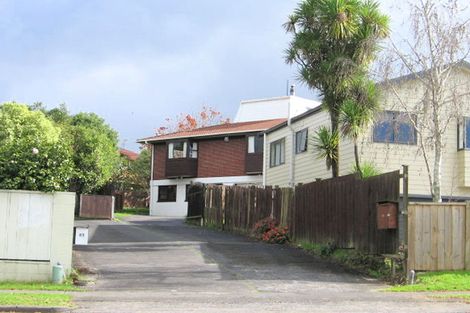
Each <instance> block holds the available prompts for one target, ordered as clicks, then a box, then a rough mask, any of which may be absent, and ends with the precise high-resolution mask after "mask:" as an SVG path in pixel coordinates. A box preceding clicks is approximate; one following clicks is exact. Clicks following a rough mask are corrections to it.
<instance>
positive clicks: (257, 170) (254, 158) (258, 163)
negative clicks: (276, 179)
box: [245, 153, 263, 174]
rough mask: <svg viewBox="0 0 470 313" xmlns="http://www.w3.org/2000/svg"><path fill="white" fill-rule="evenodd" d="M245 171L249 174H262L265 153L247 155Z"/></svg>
mask: <svg viewBox="0 0 470 313" xmlns="http://www.w3.org/2000/svg"><path fill="white" fill-rule="evenodd" d="M245 171H246V173H247V174H262V173H263V153H247V154H246V158H245Z"/></svg>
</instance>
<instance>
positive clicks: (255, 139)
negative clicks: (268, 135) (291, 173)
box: [138, 95, 319, 217]
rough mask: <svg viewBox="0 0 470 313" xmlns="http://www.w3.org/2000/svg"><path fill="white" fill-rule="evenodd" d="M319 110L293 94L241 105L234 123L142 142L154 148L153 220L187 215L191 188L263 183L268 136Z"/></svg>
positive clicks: (151, 208)
mask: <svg viewBox="0 0 470 313" xmlns="http://www.w3.org/2000/svg"><path fill="white" fill-rule="evenodd" d="M273 103H274V104H273ZM318 105H319V103H318V102H316V101H312V100H307V99H303V98H300V97H296V96H294V95H291V96H287V97H278V98H271V99H264V100H250V101H243V102H242V103H241V104H240V109H239V110H238V113H237V117H236V119H235V120H236V122H233V123H226V124H220V125H215V126H209V127H203V128H198V129H194V130H189V131H181V132H176V133H170V134H165V135H159V136H153V137H149V138H144V139H141V140H139V141H138V142H140V143H144V144H148V145H150V146H151V148H152V166H151V181H150V215H157V216H180V217H182V216H186V214H187V207H188V206H187V202H186V196H187V190H188V186H189V185H190V184H192V183H205V184H225V185H235V184H236V185H247V184H254V185H259V184H262V182H263V159H264V158H263V150H264V131H265V130H267V129H269V128H271V127H273V126H275V125H278V124H280V123H282V122H284V121H285V120H286V118H287V117H288V115H289V112H290V113H291V114H294V113H302V112H304V111H305V110H308V109H309V108H311V107H315V106H318ZM294 108H295V110H294Z"/></svg>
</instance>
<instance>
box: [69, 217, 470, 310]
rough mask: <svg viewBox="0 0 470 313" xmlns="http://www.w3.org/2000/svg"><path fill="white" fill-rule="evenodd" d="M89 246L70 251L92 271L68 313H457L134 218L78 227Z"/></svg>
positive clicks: (225, 240)
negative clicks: (90, 285) (89, 284)
mask: <svg viewBox="0 0 470 313" xmlns="http://www.w3.org/2000/svg"><path fill="white" fill-rule="evenodd" d="M86 224H89V225H90V238H91V239H90V245H88V246H81V247H77V249H76V254H77V256H78V257H79V259H80V261H81V262H82V263H85V264H86V265H87V266H89V267H92V268H96V270H97V272H98V277H97V282H96V286H95V287H94V290H93V291H91V292H84V293H79V294H77V295H76V296H75V303H76V304H77V306H79V308H78V309H77V310H76V312H466V311H469V310H470V306H467V305H465V304H463V303H456V302H453V303H444V302H437V301H434V300H430V299H429V298H426V296H425V295H423V294H398V293H386V292H381V291H379V290H380V289H381V288H385V287H386V286H384V285H382V284H380V283H378V282H376V281H374V280H369V279H365V278H363V277H361V276H358V275H354V274H350V273H347V272H345V271H344V270H342V269H340V268H337V267H336V266H334V265H331V264H329V263H327V262H325V261H323V260H321V259H318V258H316V257H314V256H311V255H309V254H307V253H305V252H304V251H302V250H300V249H296V248H292V247H288V246H281V245H270V244H265V243H261V242H256V241H253V240H251V239H248V238H245V237H243V236H237V235H233V234H228V233H223V232H218V231H213V230H207V229H202V228H199V227H194V226H188V225H185V224H184V223H183V221H182V220H176V219H175V220H172V219H162V218H155V217H135V218H132V219H129V220H128V221H127V222H125V223H115V222H110V221H91V222H89V221H87V222H86Z"/></svg>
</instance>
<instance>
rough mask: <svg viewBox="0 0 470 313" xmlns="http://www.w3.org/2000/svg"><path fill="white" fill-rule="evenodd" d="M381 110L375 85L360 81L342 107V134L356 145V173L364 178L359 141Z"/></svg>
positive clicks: (370, 82) (340, 119) (340, 120)
mask: <svg viewBox="0 0 470 313" xmlns="http://www.w3.org/2000/svg"><path fill="white" fill-rule="evenodd" d="M378 109H379V94H378V89H377V87H376V86H375V83H374V82H372V81H370V80H367V79H365V80H362V79H361V80H358V81H356V82H355V83H354V86H353V88H352V93H351V97H350V98H349V99H347V100H345V102H343V105H342V106H341V107H340V115H339V122H340V126H341V127H340V128H341V133H342V134H343V136H345V137H346V138H349V139H350V140H351V141H352V142H353V145H354V159H355V162H356V167H355V168H356V171H357V172H359V174H360V175H361V176H362V174H363V173H362V169H361V165H360V159H359V149H358V141H359V138H360V137H361V136H362V135H363V134H364V132H365V131H366V130H367V129H368V127H369V126H370V124H372V121H373V119H374V116H375V115H376V113H377V111H378Z"/></svg>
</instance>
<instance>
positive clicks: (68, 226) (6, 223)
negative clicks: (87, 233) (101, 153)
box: [0, 190, 75, 281]
mask: <svg viewBox="0 0 470 313" xmlns="http://www.w3.org/2000/svg"><path fill="white" fill-rule="evenodd" d="M74 208H75V194H74V193H69V192H56V193H41V192H34V191H20V190H0V281H1V280H21V281H47V280H50V279H51V277H52V266H53V265H54V264H56V263H57V262H60V263H61V264H62V265H63V266H64V269H65V270H66V271H67V272H70V270H71V268H72V240H73V238H72V237H73V221H74Z"/></svg>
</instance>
